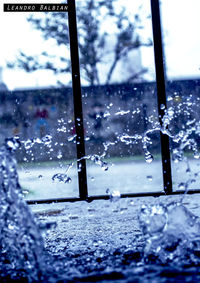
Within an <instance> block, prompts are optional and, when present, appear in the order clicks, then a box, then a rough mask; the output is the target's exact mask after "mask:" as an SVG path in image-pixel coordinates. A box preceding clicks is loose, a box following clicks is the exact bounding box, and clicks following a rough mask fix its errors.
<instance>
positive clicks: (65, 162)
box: [0, 1, 78, 199]
mask: <svg viewBox="0 0 200 283" xmlns="http://www.w3.org/2000/svg"><path fill="white" fill-rule="evenodd" d="M4 2H5V3H6V1H4ZM22 2H23V1H22ZM25 2H27V1H25ZM38 2H39V3H42V1H38ZM43 2H45V1H43ZM60 2H62V1H60ZM8 3H12V1H8ZM13 3H16V1H13ZM20 3H21V2H20ZM53 3H54V2H53ZM61 14H62V15H58V14H57V13H33V14H31V13H2V17H1V27H2V26H3V27H4V30H5V31H4V32H5V34H4V37H3V38H4V40H3V41H2V42H3V44H2V45H1V54H2V58H3V59H2V66H3V67H4V68H3V80H4V83H5V84H6V85H7V88H8V90H11V91H1V93H0V95H1V105H0V111H1V112H0V116H1V123H0V128H1V131H0V132H1V137H0V138H1V144H2V143H3V142H4V139H5V138H6V137H13V136H19V138H20V141H21V145H22V146H21V148H20V149H19V150H18V151H17V152H16V157H17V161H18V168H19V170H18V172H19V181H20V184H21V186H22V188H23V191H24V193H25V194H26V195H25V197H26V198H27V199H52V198H60V197H64V198H65V197H73V196H78V182H77V170H76V148H75V141H74V135H75V132H74V121H73V119H74V118H73V117H74V113H73V96H72V86H71V73H70V71H69V70H68V71H67V68H68V66H69V65H70V52H69V39H68V27H67V22H68V14H67V13H61ZM31 16H33V19H35V20H36V21H35V22H33V21H30V22H28V21H27V18H30V17H31ZM37 21H38V22H40V21H41V23H40V27H43V30H42V29H41V28H40V29H36V26H37ZM47 23H48V24H47ZM55 26H56V33H55V28H54V27H55ZM59 34H62V40H61V41H60V43H59V40H58V38H59ZM44 36H45V37H46V38H45V39H44ZM27 56H28V57H27ZM7 62H10V65H14V67H13V68H11V69H10V68H7V67H6V64H7ZM20 62H21V65H20ZM13 63H14V64H13ZM22 65H23V66H24V68H25V70H26V71H25V70H24V68H22V67H23V66H22ZM35 69H37V70H35ZM64 69H66V70H65V72H61V74H60V75H59V72H60V70H64ZM66 71H67V73H66Z"/></svg>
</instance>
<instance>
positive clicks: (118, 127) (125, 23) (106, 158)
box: [77, 1, 163, 195]
mask: <svg viewBox="0 0 200 283" xmlns="http://www.w3.org/2000/svg"><path fill="white" fill-rule="evenodd" d="M112 3H113V5H112ZM141 4H142V2H141V1H136V2H135V3H133V1H113V2H112V1H111V3H110V5H108V4H104V5H100V3H99V1H77V14H78V27H79V48H80V62H81V79H82V85H84V86H85V87H83V88H82V93H83V102H84V119H85V134H86V159H87V164H88V168H87V173H88V186H89V195H99V194H105V193H106V191H107V192H108V193H109V192H111V193H112V191H115V190H118V191H120V192H121V193H135V192H151V191H162V190H163V184H162V168H161V160H160V141H159V130H158V120H157V98H156V92H155V83H153V82H152V80H154V79H155V72H154V65H153V63H152V64H151V66H150V67H149V62H150V61H149V60H146V58H147V57H148V56H151V58H152V62H153V49H152V44H151V43H152V31H151V28H149V26H150V27H151V21H150V19H149V15H150V7H149V6H145V5H144V6H143V5H142V6H141ZM145 4H146V3H145ZM148 4H149V3H148ZM108 26H109V29H108ZM140 45H141V46H140ZM147 54H148V55H147ZM146 68H147V70H146ZM145 133H146V134H145ZM151 154H152V155H153V156H154V160H153V161H152V156H151ZM145 157H146V161H145Z"/></svg>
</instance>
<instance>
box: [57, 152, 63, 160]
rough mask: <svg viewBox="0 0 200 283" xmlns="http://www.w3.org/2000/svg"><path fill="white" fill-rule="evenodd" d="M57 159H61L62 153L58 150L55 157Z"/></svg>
mask: <svg viewBox="0 0 200 283" xmlns="http://www.w3.org/2000/svg"><path fill="white" fill-rule="evenodd" d="M57 158H58V159H61V158H62V152H61V150H59V152H58V155H57Z"/></svg>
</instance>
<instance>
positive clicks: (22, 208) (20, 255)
mask: <svg viewBox="0 0 200 283" xmlns="http://www.w3.org/2000/svg"><path fill="white" fill-rule="evenodd" d="M18 146H19V142H18V141H17V140H14V139H8V140H7V142H6V144H5V145H4V146H2V147H1V148H0V247H1V249H0V274H1V275H0V276H1V277H2V278H4V277H8V278H10V279H16V278H17V277H18V276H19V273H20V272H21V273H22V274H23V273H24V276H26V278H27V276H28V280H29V281H30V282H32V281H35V280H38V278H40V273H41V270H42V262H43V260H42V258H43V256H42V254H43V239H42V237H41V235H40V232H39V229H38V225H37V223H36V222H35V220H34V217H33V215H32V213H31V211H30V210H29V209H28V206H27V204H26V203H25V201H24V199H23V196H22V191H21V187H20V185H19V183H18V175H17V170H16V161H15V159H14V157H13V152H14V150H16V149H17V148H18ZM22 274H21V276H20V278H21V277H23V276H22Z"/></svg>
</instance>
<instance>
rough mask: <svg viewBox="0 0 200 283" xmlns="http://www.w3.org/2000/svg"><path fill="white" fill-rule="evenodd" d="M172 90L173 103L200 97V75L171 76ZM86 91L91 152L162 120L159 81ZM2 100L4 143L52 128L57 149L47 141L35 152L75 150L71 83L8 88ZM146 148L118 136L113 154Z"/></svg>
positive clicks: (49, 131)
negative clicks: (68, 85) (177, 78)
mask: <svg viewBox="0 0 200 283" xmlns="http://www.w3.org/2000/svg"><path fill="white" fill-rule="evenodd" d="M166 90H167V95H168V97H170V99H168V100H169V105H173V106H174V107H176V105H178V104H179V105H180V104H181V103H182V102H183V101H186V100H187V99H188V97H190V99H191V100H195V99H197V97H198V96H199V93H200V80H180V81H170V82H168V84H167V87H166ZM82 96H83V112H84V127H85V135H86V147H87V152H88V153H90V152H93V151H95V152H99V153H100V152H102V150H103V146H102V143H103V142H105V141H110V142H114V141H116V137H119V136H120V135H122V134H123V133H126V134H129V135H134V134H136V133H137V134H141V133H143V132H144V131H146V130H147V129H148V128H150V127H152V125H153V123H154V122H155V121H157V98H156V85H155V83H153V82H152V83H147V82H146V83H137V84H120V85H105V86H94V87H83V88H82ZM0 101H1V104H0V129H1V131H0V141H1V143H2V142H3V140H4V138H5V137H11V136H15V135H18V136H19V137H20V139H21V140H23V141H26V140H27V139H33V138H36V137H38V138H42V137H44V136H45V135H46V134H50V135H51V136H52V139H53V150H51V152H49V150H50V149H47V148H45V150H44V148H43V145H40V146H39V145H38V147H35V149H34V148H33V149H32V151H33V152H32V155H33V154H35V155H37V158H38V160H40V159H41V160H45V159H46V160H47V159H48V158H49V156H51V159H56V157H57V156H58V152H59V151H60V149H59V145H60V144H62V147H61V149H62V152H63V155H62V158H70V157H72V156H75V145H73V146H72V143H73V142H68V139H69V140H70V137H71V136H73V135H74V134H75V129H74V114H73V95H72V89H71V88H51V89H35V90H34V89H33V90H16V91H12V92H8V91H4V92H0ZM193 107H194V106H193ZM191 115H196V116H198V117H196V118H198V119H199V115H200V114H199V112H198V111H195V109H194V111H193V114H191ZM179 116H180V117H179V120H177V123H185V122H186V121H187V119H189V116H188V115H184V113H182V114H181V115H179ZM147 117H148V119H147ZM190 118H192V117H190ZM177 125H178V124H177ZM177 125H176V126H177ZM152 139H153V140H154V143H153V145H152V148H153V149H154V150H158V148H159V133H157V134H155V135H154V136H153V137H152ZM55 144H56V145H55ZM39 147H40V149H39ZM56 148H57V149H56ZM38 152H40V153H41V154H38ZM48 152H49V153H48ZM141 152H142V148H141V145H140V144H135V145H134V146H133V145H129V146H127V145H125V144H124V143H120V142H119V141H118V146H116V147H115V146H112V147H111V148H110V151H109V154H110V155H112V156H116V155H123V154H126V155H128V154H140V153H141ZM24 154H25V152H23V153H21V155H20V156H19V159H20V160H21V159H22V158H23V156H24ZM39 156H40V157H39Z"/></svg>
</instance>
